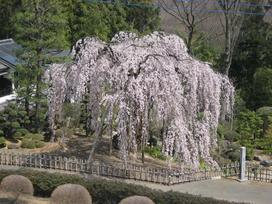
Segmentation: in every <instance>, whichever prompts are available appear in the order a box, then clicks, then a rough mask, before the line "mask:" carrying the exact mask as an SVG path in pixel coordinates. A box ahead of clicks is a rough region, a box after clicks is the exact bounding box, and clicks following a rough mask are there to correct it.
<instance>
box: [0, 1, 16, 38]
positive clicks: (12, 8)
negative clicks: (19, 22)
mask: <svg viewBox="0 0 272 204" xmlns="http://www.w3.org/2000/svg"><path fill="white" fill-rule="evenodd" d="M20 8H21V0H12V1H10V0H0V19H1V20H0V28H1V29H0V39H5V38H12V37H13V34H14V27H13V24H12V18H13V16H14V14H15V12H16V11H18V10H19V9H20Z"/></svg>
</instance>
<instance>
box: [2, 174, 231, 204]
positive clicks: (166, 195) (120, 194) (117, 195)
mask: <svg viewBox="0 0 272 204" xmlns="http://www.w3.org/2000/svg"><path fill="white" fill-rule="evenodd" d="M15 173H16V174H20V175H23V176H25V177H27V178H29V179H30V181H31V182H32V184H33V186H34V190H35V191H34V195H35V196H43V197H50V195H51V193H52V192H53V190H54V189H55V188H56V187H58V186H60V185H62V184H66V183H73V184H79V185H82V186H84V187H85V188H86V189H87V190H88V191H89V193H90V194H91V195H92V199H93V203H94V204H117V203H119V202H120V201H121V200H122V199H124V198H126V197H129V196H133V195H139V196H147V197H149V198H150V199H151V200H153V201H154V202H155V203H156V204H188V203H190V204H229V203H230V202H228V201H219V200H215V199H212V198H205V197H200V196H197V195H190V194H187V193H179V192H172V191H169V192H163V191H159V190H152V189H150V188H147V187H143V186H137V185H132V184H127V183H122V182H118V181H111V180H104V179H98V178H94V179H92V180H91V181H88V180H84V179H83V178H81V177H78V176H74V175H65V174H59V173H54V174H52V173H45V172H39V171H30V170H18V171H5V170H1V171H0V180H1V179H2V178H4V177H5V176H7V175H10V174H15Z"/></svg>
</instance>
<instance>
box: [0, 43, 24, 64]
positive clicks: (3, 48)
mask: <svg viewBox="0 0 272 204" xmlns="http://www.w3.org/2000/svg"><path fill="white" fill-rule="evenodd" d="M19 48H20V45H18V44H17V43H15V42H14V40H13V39H6V40H0V60H1V61H2V62H4V63H5V64H6V63H7V64H8V65H10V66H15V65H16V63H17V62H16V61H17V58H16V50H18V49H19Z"/></svg>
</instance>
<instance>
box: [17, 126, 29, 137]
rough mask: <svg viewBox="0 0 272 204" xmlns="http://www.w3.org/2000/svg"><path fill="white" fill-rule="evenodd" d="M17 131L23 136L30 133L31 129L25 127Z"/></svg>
mask: <svg viewBox="0 0 272 204" xmlns="http://www.w3.org/2000/svg"><path fill="white" fill-rule="evenodd" d="M17 132H19V133H21V135H22V136H25V135H27V134H28V133H29V131H28V130H27V129H24V128H21V129H18V130H17Z"/></svg>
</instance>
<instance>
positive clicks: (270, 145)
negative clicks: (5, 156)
mask: <svg viewBox="0 0 272 204" xmlns="http://www.w3.org/2000/svg"><path fill="white" fill-rule="evenodd" d="M199 2H200V3H199ZM223 2H232V1H231V0H230V1H221V0H203V1H200V0H191V1H189V3H188V2H187V3H185V2H184V1H180V2H179V3H177V2H176V1H174V0H173V1H171V0H169V1H163V0H158V1H156V2H153V0H132V1H129V2H128V1H127V0H119V1H112V2H109V1H107V2H102V1H100V2H97V1H87V0H86V1H82V0H67V1H61V0H48V1H42V0H34V1H30V0H13V1H10V0H0V28H1V29H0V39H6V38H13V39H14V40H15V41H16V42H17V43H18V44H20V45H21V46H22V49H21V50H20V51H19V52H18V54H17V56H18V59H19V60H20V61H21V62H23V63H20V65H18V66H17V68H16V71H15V74H14V80H15V81H16V84H17V86H16V92H17V94H18V97H17V101H16V104H10V105H9V106H8V107H6V108H5V110H3V111H2V112H1V113H0V143H1V145H4V143H5V139H4V138H6V139H21V140H22V145H23V147H26V148H35V147H40V146H42V145H43V140H44V138H43V137H44V136H45V137H46V136H47V135H48V134H49V133H48V124H47V120H46V118H47V103H46V89H47V85H46V84H45V83H44V82H43V80H42V78H43V75H44V71H45V69H46V67H47V66H48V64H50V63H52V62H63V61H69V59H67V58H56V57H51V56H49V55H48V51H49V50H52V49H54V50H55V49H56V50H72V47H73V45H74V44H75V43H76V42H77V41H78V40H79V39H81V38H84V37H87V36H88V37H98V38H100V39H101V40H103V41H110V39H111V38H112V37H113V36H114V34H116V33H117V32H118V31H132V32H136V33H138V34H139V35H144V34H148V33H151V32H153V31H157V30H161V31H166V32H175V33H176V34H178V35H180V36H181V37H183V38H184V40H185V42H186V43H187V45H188V49H189V52H190V54H191V55H193V56H194V57H195V58H198V59H200V60H203V61H207V62H209V63H210V64H211V65H212V67H213V68H214V70H215V71H217V72H221V73H222V74H226V75H228V76H229V77H230V78H231V80H232V81H233V83H234V85H235V87H236V102H235V107H234V114H233V118H226V121H222V122H221V124H220V126H219V127H218V131H217V132H218V144H219V145H218V148H217V149H216V151H215V152H214V156H215V158H216V159H217V160H218V161H219V162H224V161H225V160H233V161H234V160H237V159H238V158H239V147H240V146H241V145H245V146H246V147H247V150H248V159H253V157H254V151H255V150H261V151H263V152H264V153H266V154H272V23H271V22H272V21H271V18H272V12H271V10H272V2H271V1H259V0H251V2H250V3H247V4H243V1H237V2H238V3H237V4H236V6H234V7H231V6H233V4H228V3H225V5H224V3H223ZM233 2H234V1H233ZM153 3H156V4H155V5H159V7H158V6H154V4H153ZM177 4H178V6H177ZM215 4H216V5H215ZM196 5H197V6H198V9H199V10H194V9H191V10H190V8H193V7H194V6H196ZM213 6H217V7H218V8H219V9H220V10H222V11H224V12H222V13H219V14H218V13H217V14H216V13H211V12H208V11H209V10H211V9H212V8H211V7H213ZM188 11H190V12H188ZM194 11H201V12H194ZM184 14H185V15H184ZM215 18H217V19H219V18H220V19H221V20H222V21H221V23H218V22H217V23H216V20H215ZM196 22H198V23H196ZM211 25H214V26H217V28H218V29H217V30H219V32H218V33H217V34H216V36H215V31H214V30H212V29H209V27H211ZM173 26H174V27H173ZM86 100H87V99H86ZM78 110H79V111H78ZM80 110H81V111H80ZM84 110H86V104H85V103H84V101H83V102H82V104H77V105H67V107H66V108H65V109H64V111H63V112H64V113H63V115H62V118H60V120H59V127H58V128H59V129H58V130H57V131H56V136H57V137H59V138H61V136H62V134H63V133H64V132H65V134H73V132H76V131H78V130H77V129H78V127H81V128H82V129H84V130H85V133H86V134H89V135H91V134H92V130H88V128H87V126H86V121H87V120H88V116H89V115H88V113H87V112H86V111H84ZM67 118H72V120H71V122H69V124H67V122H65V121H67V120H66V119H67ZM71 132H72V133H71ZM159 134H160V132H159V130H158V129H156V125H154V127H153V126H151V128H150V136H151V139H150V144H152V145H150V146H152V147H146V152H147V153H148V154H150V155H151V156H153V157H156V158H159V159H165V158H164V156H163V155H162V154H161V149H160V146H159V144H157V140H158V138H159ZM112 142H113V146H114V143H115V142H116V141H115V140H114V138H113V141H112Z"/></svg>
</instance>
